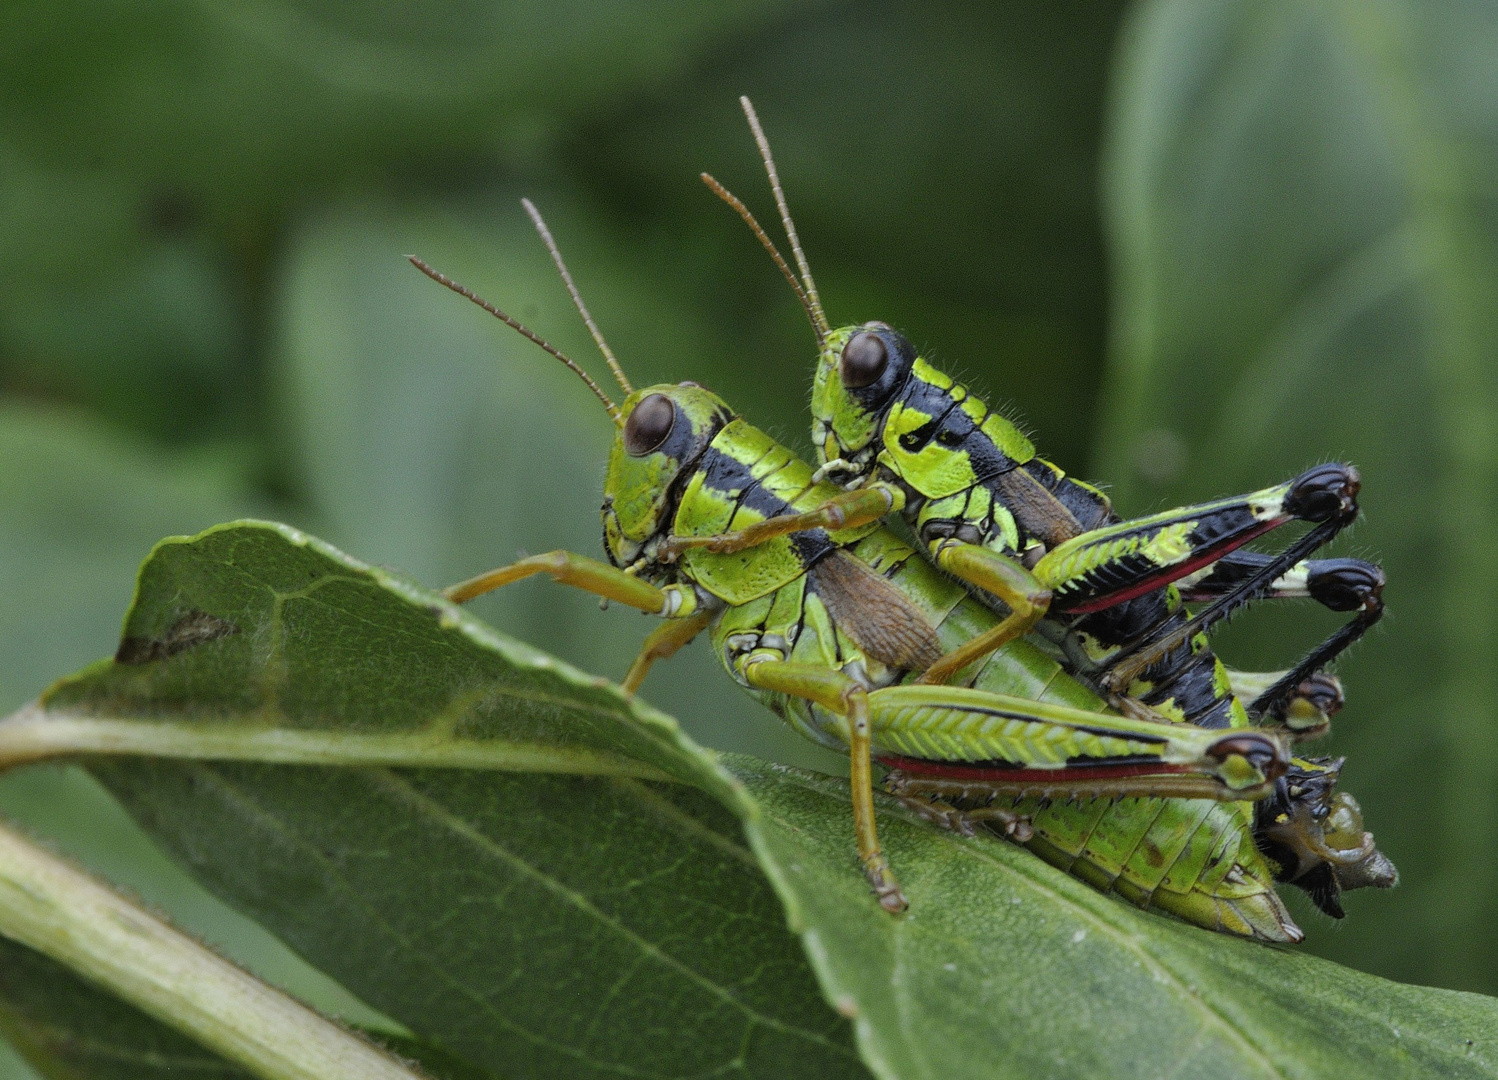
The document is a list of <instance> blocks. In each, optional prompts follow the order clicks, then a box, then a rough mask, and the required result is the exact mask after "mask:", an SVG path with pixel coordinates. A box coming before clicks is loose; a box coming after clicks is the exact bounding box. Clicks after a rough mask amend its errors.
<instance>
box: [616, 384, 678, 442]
mask: <svg viewBox="0 0 1498 1080" xmlns="http://www.w3.org/2000/svg"><path fill="white" fill-rule="evenodd" d="M675 422H676V406H675V405H673V404H672V403H671V399H670V398H668V397H666V395H665V394H651V395H650V396H649V397H647V398H646V399H645V400H643V401H641V402H640V403H639V404H638V405H636V406H635V408H634V411H633V412H632V413H630V414H629V419H628V420H626V421H625V422H624V450H625V453H627V454H629V456H630V457H644V456H645V455H646V454H648V453H650V452H651V451H652V450H658V449H660V445H661V443H663V442H665V441H666V436H667V435H670V434H671V425H672V424H674V423H675Z"/></svg>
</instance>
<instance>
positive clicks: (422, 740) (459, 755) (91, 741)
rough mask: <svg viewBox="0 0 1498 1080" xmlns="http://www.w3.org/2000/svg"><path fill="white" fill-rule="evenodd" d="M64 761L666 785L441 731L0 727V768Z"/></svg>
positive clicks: (57, 719)
mask: <svg viewBox="0 0 1498 1080" xmlns="http://www.w3.org/2000/svg"><path fill="white" fill-rule="evenodd" d="M67 754H142V755H147V756H150V757H167V758H192V759H197V760H216V761H266V762H274V763H277V764H284V765H340V766H359V765H384V766H406V767H410V768H452V769H496V770H500V771H503V772H545V773H570V774H573V775H580V776H622V777H630V778H632V779H636V780H672V779H674V778H673V777H672V776H670V775H669V774H667V773H665V772H663V771H662V770H660V769H657V768H655V767H654V766H651V765H647V764H645V763H643V762H639V761H634V760H632V759H630V758H627V757H624V756H622V755H619V754H610V753H606V752H604V751H599V750H590V749H587V748H585V747H567V746H547V745H544V744H527V743H513V742H506V741H504V740H501V739H465V738H462V737H459V736H455V735H452V734H450V733H445V732H427V731H414V732H393V733H389V734H364V733H361V732H354V731H330V730H321V731H320V730H317V729H313V728H284V727H260V726H251V725H248V724H242V723H241V724H236V723H231V722H222V723H179V722H176V721H159V722H158V721H152V720H114V719H108V718H101V717H98V716H88V715H83V714H78V713H68V712H64V711H60V710H59V711H52V710H47V709H44V708H42V706H40V705H38V704H36V703H33V704H30V705H27V706H25V707H23V708H21V709H19V710H17V711H16V712H14V713H12V714H11V715H10V716H8V717H6V718H5V719H4V720H3V721H0V769H6V768H9V767H11V766H14V765H24V764H26V763H28V762H33V761H43V760H45V759H47V758H52V757H59V756H62V755H67Z"/></svg>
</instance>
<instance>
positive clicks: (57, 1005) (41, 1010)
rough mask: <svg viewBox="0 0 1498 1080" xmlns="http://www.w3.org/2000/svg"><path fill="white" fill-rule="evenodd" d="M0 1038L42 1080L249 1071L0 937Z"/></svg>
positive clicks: (238, 1075) (239, 1079)
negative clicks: (0, 1036)
mask: <svg viewBox="0 0 1498 1080" xmlns="http://www.w3.org/2000/svg"><path fill="white" fill-rule="evenodd" d="M0 1035H3V1036H4V1037H5V1039H6V1040H7V1041H9V1042H10V1044H11V1045H12V1046H14V1047H16V1048H18V1049H19V1051H20V1052H21V1053H22V1054H23V1055H24V1056H25V1058H26V1060H27V1062H28V1063H29V1064H30V1065H31V1066H32V1067H33V1068H35V1069H36V1071H37V1072H38V1073H40V1074H41V1075H42V1076H43V1077H45V1078H46V1080H74V1078H77V1080H84V1078H85V1077H86V1078H89V1080H152V1078H158V1077H159V1078H163V1080H165V1078H168V1077H171V1078H175V1077H180V1076H192V1077H202V1078H203V1080H243V1078H248V1077H249V1076H250V1074H249V1073H247V1072H245V1071H244V1070H243V1069H241V1068H239V1066H237V1065H234V1064H232V1063H230V1062H228V1061H225V1060H224V1059H223V1058H221V1057H219V1056H218V1055H217V1054H214V1053H211V1052H210V1051H208V1050H205V1049H203V1048H202V1047H201V1046H199V1045H198V1044H197V1043H195V1042H193V1041H192V1040H190V1039H187V1038H185V1037H183V1036H182V1035H179V1034H177V1033H176V1032H175V1031H173V1030H172V1029H171V1028H168V1027H166V1026H165V1025H163V1024H161V1023H160V1022H158V1021H156V1020H153V1019H151V1017H149V1016H147V1015H146V1014H145V1013H143V1012H141V1011H140V1010H139V1009H136V1008H134V1007H133V1006H130V1005H126V1004H124V1003H123V1002H121V1001H118V1000H116V999H115V998H113V997H110V996H109V995H108V994H106V993H104V992H102V991H100V990H96V989H95V988H94V987H92V986H90V985H89V984H88V983H86V982H84V981H83V980H82V979H80V978H79V977H78V976H77V975H74V974H73V973H72V972H71V971H69V970H68V969H67V968H65V967H63V966H62V965H61V964H59V963H57V962H56V961H54V960H49V959H48V958H47V957H45V956H43V955H41V954H40V953H37V952H33V951H32V950H31V949H28V948H26V947H25V946H24V945H17V944H15V943H14V942H12V941H7V940H5V939H4V938H0Z"/></svg>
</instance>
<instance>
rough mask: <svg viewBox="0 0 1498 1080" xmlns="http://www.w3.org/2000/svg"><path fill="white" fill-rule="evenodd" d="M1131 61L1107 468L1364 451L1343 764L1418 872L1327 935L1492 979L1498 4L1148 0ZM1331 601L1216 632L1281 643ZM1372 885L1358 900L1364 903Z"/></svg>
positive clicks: (1225, 467) (1497, 839)
mask: <svg viewBox="0 0 1498 1080" xmlns="http://www.w3.org/2000/svg"><path fill="white" fill-rule="evenodd" d="M1137 14H1138V17H1137V19H1136V20H1135V21H1134V23H1133V26H1132V28H1131V32H1130V33H1129V34H1128V35H1127V38H1126V45H1125V48H1124V50H1123V54H1122V60H1121V63H1120V67H1119V81H1118V98H1117V103H1116V105H1117V107H1116V113H1115V117H1114V124H1113V131H1112V150H1111V155H1110V162H1109V168H1108V177H1109V180H1108V188H1107V192H1108V208H1109V225H1110V227H1111V229H1112V232H1113V237H1114V251H1115V255H1116V261H1115V271H1116V283H1117V290H1118V292H1117V305H1116V312H1117V324H1116V327H1115V338H1114V344H1115V351H1114V355H1113V363H1114V372H1113V374H1114V379H1113V393H1112V395H1111V397H1110V400H1109V408H1110V413H1109V416H1108V421H1109V423H1108V425H1107V430H1106V438H1105V439H1104V442H1103V452H1102V462H1101V465H1100V467H1099V469H1098V470H1097V471H1098V473H1099V475H1102V476H1105V477H1108V478H1109V479H1110V480H1112V481H1114V482H1115V483H1116V484H1117V489H1118V490H1117V494H1118V501H1119V503H1120V505H1121V507H1122V508H1123V509H1124V510H1126V511H1139V510H1143V509H1145V508H1147V507H1148V506H1150V505H1161V504H1164V503H1167V502H1170V503H1174V502H1178V501H1185V500H1188V499H1196V498H1203V497H1209V496H1215V495H1221V494H1225V493H1227V492H1229V491H1241V490H1249V489H1252V488H1255V487H1259V486H1261V485H1263V484H1265V483H1268V482H1272V481H1276V480H1279V479H1282V478H1284V477H1287V476H1290V475H1293V474H1294V473H1295V472H1296V471H1298V470H1300V469H1302V468H1304V467H1306V466H1308V465H1311V464H1314V463H1315V462H1317V461H1320V460H1325V459H1326V458H1327V457H1329V456H1335V457H1337V458H1343V459H1346V460H1351V461H1353V462H1355V463H1356V464H1357V465H1358V466H1359V468H1360V469H1361V470H1362V473H1363V478H1364V487H1363V495H1362V504H1363V507H1364V509H1365V512H1366V525H1364V526H1362V527H1360V529H1359V531H1358V532H1357V547H1356V548H1355V549H1353V553H1356V554H1367V555H1371V556H1372V557H1374V558H1377V559H1380V560H1382V561H1383V562H1384V563H1385V565H1386V566H1387V569H1388V575H1389V587H1388V591H1387V599H1388V602H1389V604H1390V608H1391V613H1392V614H1391V617H1390V618H1389V619H1387V620H1386V621H1385V624H1384V626H1382V627H1380V628H1379V630H1378V631H1377V632H1375V633H1374V634H1373V635H1372V636H1371V638H1370V640H1369V641H1368V642H1367V643H1365V644H1364V645H1362V646H1360V647H1358V649H1356V650H1355V651H1354V653H1353V655H1352V656H1351V658H1350V659H1349V660H1348V662H1347V663H1346V664H1345V665H1344V666H1343V668H1342V669H1341V673H1342V675H1343V677H1344V679H1345V681H1346V683H1347V691H1348V695H1349V700H1350V702H1351V704H1350V705H1349V707H1348V709H1347V710H1346V712H1345V713H1344V714H1343V715H1342V716H1341V717H1339V718H1338V721H1337V724H1338V728H1337V737H1336V739H1335V741H1334V749H1335V750H1337V751H1345V752H1347V753H1348V754H1349V761H1348V765H1347V767H1346V769H1345V770H1344V771H1343V774H1342V775H1343V778H1344V786H1346V787H1348V788H1350V789H1351V790H1353V791H1355V792H1356V793H1357V795H1358V797H1359V798H1360V799H1361V800H1362V802H1363V805H1364V808H1365V810H1366V811H1367V817H1368V824H1369V826H1370V828H1372V829H1373V830H1374V831H1375V832H1376V833H1377V834H1378V837H1379V842H1380V846H1381V847H1382V848H1383V849H1384V850H1385V851H1387V852H1388V853H1389V854H1390V856H1391V857H1392V858H1393V860H1394V861H1395V863H1397V864H1398V865H1399V868H1400V870H1401V871H1402V872H1403V882H1402V884H1401V885H1400V887H1399V888H1398V889H1397V890H1395V891H1394V892H1393V893H1391V894H1384V895H1380V896H1377V897H1372V896H1370V897H1369V898H1367V899H1366V900H1364V899H1363V898H1361V897H1354V898H1353V902H1352V904H1351V914H1350V916H1349V918H1348V920H1347V926H1346V929H1345V931H1344V932H1342V933H1339V934H1337V935H1336V936H1334V937H1325V938H1323V939H1322V940H1321V941H1320V942H1317V943H1316V947H1318V948H1321V949H1324V950H1325V951H1326V952H1328V953H1329V954H1332V955H1335V956H1337V957H1338V958H1341V959H1345V960H1347V961H1348V962H1351V963H1356V964H1357V965H1358V966H1360V967H1365V968H1367V969H1369V970H1373V971H1379V972H1383V973H1390V974H1395V973H1397V974H1399V975H1400V976H1401V977H1404V978H1415V979H1418V980H1421V981H1425V980H1430V981H1438V982H1440V983H1442V984H1444V985H1454V986H1463V987H1468V988H1472V989H1483V990H1486V991H1489V992H1491V991H1493V990H1495V989H1498V803H1495V802H1494V800H1493V797H1492V793H1493V790H1494V787H1495V785H1498V709H1495V704H1494V703H1495V702H1498V665H1495V664H1494V663H1493V656H1494V652H1495V649H1498V562H1495V560H1494V557H1493V553H1494V551H1495V550H1498V503H1495V501H1494V498H1493V495H1494V492H1495V491H1498V426H1495V424H1494V421H1493V418H1494V417H1495V416H1498V364H1495V363H1494V357H1495V355H1498V217H1495V207H1498V167H1495V166H1498V61H1495V58H1498V12H1495V9H1494V8H1493V7H1492V6H1491V5H1482V4H1470V3H1459V2H1447V0H1429V2H1422V3H1413V2H1404V0H1347V2H1340V0H1317V2H1314V3H1303V2H1299V0H1216V2H1213V3H1193V2H1179V0H1155V2H1150V3H1147V4H1144V5H1143V6H1142V7H1141V8H1140V9H1139V11H1138V13H1137ZM1328 625H1329V623H1328V621H1327V620H1326V619H1325V618H1323V617H1322V616H1321V614H1320V613H1317V612H1309V613H1308V612H1306V611H1305V610H1303V609H1297V610H1292V611H1285V612H1281V613H1278V615H1277V616H1270V615H1269V614H1267V613H1264V614H1257V613H1256V615H1255V616H1254V617H1253V618H1251V619H1248V620H1245V622H1244V623H1243V624H1242V625H1240V626H1235V627H1234V628H1233V631H1232V632H1229V633H1227V634H1224V635H1222V637H1221V639H1220V641H1219V645H1220V648H1221V650H1222V651H1223V652H1224V653H1225V654H1226V655H1228V656H1229V657H1230V658H1231V659H1232V660H1233V661H1234V662H1236V663H1238V664H1240V665H1247V664H1261V665H1265V666H1269V667H1277V666H1283V665H1284V664H1285V663H1286V662H1288V661H1289V660H1290V659H1291V654H1290V652H1289V649H1290V647H1291V646H1288V645H1287V644H1286V642H1305V643H1307V644H1309V642H1310V641H1311V634H1312V632H1313V630H1321V629H1325V628H1326V627H1327V626H1328ZM1365 913H1366V916H1365Z"/></svg>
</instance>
